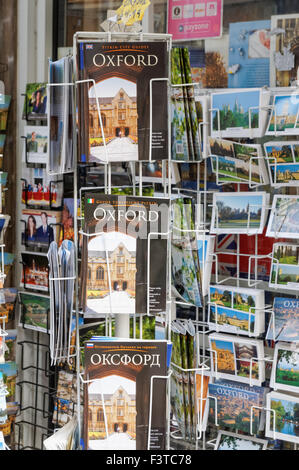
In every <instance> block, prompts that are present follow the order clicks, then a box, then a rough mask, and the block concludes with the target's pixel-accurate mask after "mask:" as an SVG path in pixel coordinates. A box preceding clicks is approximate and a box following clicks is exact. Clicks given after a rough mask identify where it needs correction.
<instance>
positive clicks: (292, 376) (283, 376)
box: [276, 369, 299, 387]
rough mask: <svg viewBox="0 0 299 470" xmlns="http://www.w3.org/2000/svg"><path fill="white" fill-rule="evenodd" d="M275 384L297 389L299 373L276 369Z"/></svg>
mask: <svg viewBox="0 0 299 470" xmlns="http://www.w3.org/2000/svg"><path fill="white" fill-rule="evenodd" d="M276 382H277V383H280V384H284V385H293V386H294V387H299V371H291V370H285V369H277V370H276Z"/></svg>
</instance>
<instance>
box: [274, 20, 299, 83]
mask: <svg viewBox="0 0 299 470" xmlns="http://www.w3.org/2000/svg"><path fill="white" fill-rule="evenodd" d="M271 31H275V32H276V34H272V35H271V42H270V49H271V54H270V77H271V80H270V86H272V87H288V86H290V85H291V83H292V82H293V80H296V78H297V67H298V60H299V52H298V49H297V48H296V47H294V44H297V43H298V40H299V15H298V13H295V14H287V15H275V16H271Z"/></svg>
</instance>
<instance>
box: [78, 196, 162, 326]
mask: <svg viewBox="0 0 299 470" xmlns="http://www.w3.org/2000/svg"><path fill="white" fill-rule="evenodd" d="M84 214H85V227H86V228H85V231H86V232H87V233H88V234H89V236H88V237H84V238H85V239H87V240H84V247H83V252H84V253H86V257H83V259H86V260H87V259H88V261H87V262H86V263H82V264H83V267H82V269H83V270H82V276H83V285H84V286H86V287H85V288H84V289H83V290H84V291H85V295H86V301H85V299H82V300H83V305H84V304H85V308H84V310H85V317H86V318H98V317H99V316H102V315H104V314H106V313H112V314H114V313H116V314H119V313H147V312H148V313H151V314H155V313H158V312H163V311H165V309H166V272H167V266H166V263H165V262H161V260H165V259H166V258H167V243H168V242H167V235H165V234H167V232H168V214H169V200H168V199H164V198H155V199H153V198H147V197H134V196H117V195H103V194H99V193H94V192H92V193H86V195H85V212H84ZM150 234H151V236H150ZM160 234H162V235H160ZM163 234H164V235H163ZM148 263H149V264H148ZM87 264H88V266H86V265H87ZM84 276H85V281H84ZM148 289H149V290H148Z"/></svg>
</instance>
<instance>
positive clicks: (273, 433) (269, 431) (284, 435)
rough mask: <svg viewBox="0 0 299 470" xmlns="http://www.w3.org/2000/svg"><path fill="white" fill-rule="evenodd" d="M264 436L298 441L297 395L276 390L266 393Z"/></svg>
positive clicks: (298, 412)
mask: <svg viewBox="0 0 299 470" xmlns="http://www.w3.org/2000/svg"><path fill="white" fill-rule="evenodd" d="M270 410H273V411H270ZM274 412H275V413H274ZM266 437H270V438H272V439H280V440H282V441H288V442H296V443H298V442H299V398H298V397H295V396H292V395H285V394H283V393H278V392H271V393H268V395H267V412H266Z"/></svg>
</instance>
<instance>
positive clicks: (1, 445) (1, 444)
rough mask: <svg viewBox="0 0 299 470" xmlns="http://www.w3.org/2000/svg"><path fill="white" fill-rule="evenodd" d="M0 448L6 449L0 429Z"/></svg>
mask: <svg viewBox="0 0 299 470" xmlns="http://www.w3.org/2000/svg"><path fill="white" fill-rule="evenodd" d="M0 450H7V449H6V444H5V440H4V436H3V432H2V431H0Z"/></svg>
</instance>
